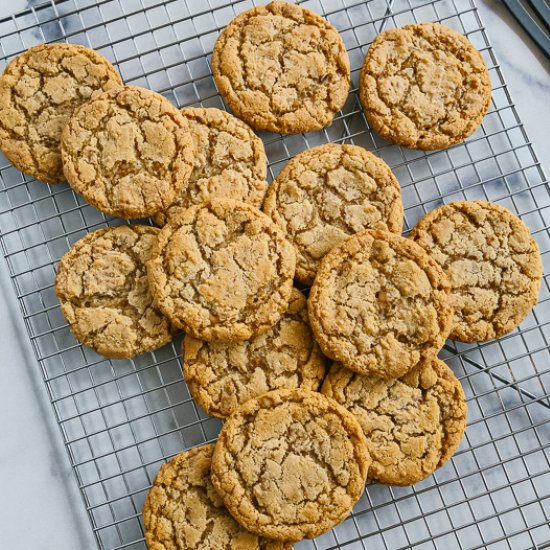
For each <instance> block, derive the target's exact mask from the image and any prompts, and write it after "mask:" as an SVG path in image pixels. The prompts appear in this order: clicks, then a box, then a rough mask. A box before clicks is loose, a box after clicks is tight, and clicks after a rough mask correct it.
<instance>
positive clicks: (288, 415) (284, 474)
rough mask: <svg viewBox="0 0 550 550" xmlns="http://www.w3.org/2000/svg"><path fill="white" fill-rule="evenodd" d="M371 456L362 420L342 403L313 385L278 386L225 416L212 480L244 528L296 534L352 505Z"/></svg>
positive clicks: (323, 526) (283, 536)
mask: <svg viewBox="0 0 550 550" xmlns="http://www.w3.org/2000/svg"><path fill="white" fill-rule="evenodd" d="M370 463H371V458H370V455H369V451H368V449H367V443H366V440H365V436H364V435H363V431H362V430H361V426H360V425H359V423H358V422H357V420H356V419H355V417H354V416H353V415H352V414H351V413H350V412H348V411H347V410H346V409H345V408H344V407H342V406H341V405H339V404H338V403H336V401H334V400H332V399H329V398H327V397H325V396H324V395H322V394H320V393H318V392H312V391H308V390H303V389H294V390H275V391H272V392H269V393H266V394H264V395H262V396H260V397H257V398H256V399H252V400H250V401H248V402H247V403H245V404H244V405H243V406H242V407H241V408H239V409H237V410H236V411H235V412H234V413H233V414H232V415H231V416H230V417H229V418H228V419H227V421H226V422H225V424H224V426H223V428H222V430H221V432H220V435H219V438H218V442H217V443H216V448H215V450H214V456H213V458H212V482H213V484H214V487H215V489H216V490H217V491H218V493H219V494H220V496H221V497H222V498H223V501H224V504H225V505H226V506H227V508H228V510H229V512H230V513H231V515H232V516H233V517H234V518H235V519H236V520H237V521H238V522H239V523H240V524H241V525H243V526H244V527H246V528H247V529H248V530H249V531H252V532H254V533H257V534H259V535H262V536H265V537H268V538H272V539H275V540H286V541H298V540H301V539H303V538H314V537H317V536H319V535H321V534H323V533H325V532H326V531H328V530H329V529H332V528H333V527H334V526H336V525H337V524H338V523H340V522H341V521H343V520H344V519H345V518H346V517H347V516H348V515H349V514H350V513H351V509H352V507H353V505H354V504H355V503H356V502H357V500H359V497H360V496H361V495H362V493H363V489H364V486H365V478H366V475H367V470H368V468H369V465H370Z"/></svg>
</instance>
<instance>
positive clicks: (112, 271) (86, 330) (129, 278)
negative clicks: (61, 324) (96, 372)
mask: <svg viewBox="0 0 550 550" xmlns="http://www.w3.org/2000/svg"><path fill="white" fill-rule="evenodd" d="M158 233H159V230H158V229H156V228H154V227H149V226H146V225H130V226H126V225H123V226H120V227H106V228H104V229H98V230H97V231H94V232H92V233H89V234H88V235H86V236H85V237H83V238H82V239H80V240H79V241H77V242H76V243H75V244H74V245H73V247H72V248H71V249H70V250H69V251H68V252H67V253H66V254H65V255H64V256H63V258H61V261H60V262H59V267H58V270H57V274H56V277H55V293H56V295H57V297H58V298H59V301H60V303H61V311H62V312H63V315H64V316H65V319H66V320H67V322H68V323H69V327H70V329H71V332H72V333H73V334H74V336H75V338H76V339H77V340H79V341H80V342H82V343H83V344H84V345H85V346H88V347H90V348H92V349H94V350H95V351H97V352H98V353H100V354H101V355H104V356H105V357H110V358H113V359H128V358H130V357H134V356H135V355H139V354H140V353H144V352H146V351H152V350H155V349H157V348H160V347H161V346H163V345H164V344H167V343H168V342H170V340H171V339H172V335H173V334H174V332H175V331H174V329H173V328H172V327H171V325H170V323H169V321H168V319H167V318H166V317H164V315H162V313H161V312H160V311H159V310H158V309H157V308H156V306H155V305H154V304H153V296H152V295H151V293H150V292H149V286H148V282H147V271H146V262H147V261H148V260H149V258H150V256H151V249H152V247H153V244H154V243H155V242H156V239H157V235H158Z"/></svg>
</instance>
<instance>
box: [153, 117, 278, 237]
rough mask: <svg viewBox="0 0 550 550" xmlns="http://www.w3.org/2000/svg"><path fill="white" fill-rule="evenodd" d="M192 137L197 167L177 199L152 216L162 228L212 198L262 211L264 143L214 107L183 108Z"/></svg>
mask: <svg viewBox="0 0 550 550" xmlns="http://www.w3.org/2000/svg"><path fill="white" fill-rule="evenodd" d="M181 113H182V115H183V116H184V117H185V118H186V119H187V122H188V123H189V131H190V132H191V136H192V137H193V145H194V149H195V164H194V167H193V171H192V172H191V176H190V177H189V181H188V182H187V185H186V186H185V187H184V188H183V189H182V191H181V192H180V194H179V195H178V197H177V198H176V200H175V201H174V202H173V203H172V204H171V205H170V206H169V207H168V208H167V209H166V210H161V211H159V212H157V213H156V214H155V215H154V216H153V220H154V222H155V223H156V224H158V225H160V226H162V225H164V224H166V223H167V222H169V221H170V220H171V219H172V218H173V217H174V216H178V215H179V214H180V213H181V211H182V210H185V209H186V208H189V207H190V206H193V205H194V204H199V203H200V202H204V201H207V200H209V199H210V198H218V199H234V200H238V201H242V202H246V203H248V204H251V205H252V206H255V207H256V208H260V207H261V206H262V202H263V200H264V196H265V192H266V189H267V183H266V182H265V178H266V175H267V158H266V156H265V149H264V144H263V142H262V140H261V139H260V138H259V137H258V136H257V135H256V134H255V133H254V132H253V131H252V128H250V126H248V125H247V124H245V123H244V122H242V121H241V120H239V119H238V118H235V117H234V116H233V115H230V114H229V113H227V112H225V111H222V110H221V109H215V108H208V109H202V108H200V109H199V108H189V109H183V110H182V112H181Z"/></svg>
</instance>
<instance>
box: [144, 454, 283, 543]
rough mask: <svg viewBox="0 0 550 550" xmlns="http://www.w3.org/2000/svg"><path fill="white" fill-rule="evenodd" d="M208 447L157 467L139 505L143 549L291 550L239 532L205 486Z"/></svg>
mask: <svg viewBox="0 0 550 550" xmlns="http://www.w3.org/2000/svg"><path fill="white" fill-rule="evenodd" d="M213 451H214V445H203V446H202V447H196V448H194V449H191V450H190V451H185V452H183V453H179V454H178V455H176V456H175V457H173V458H172V459H171V460H169V461H168V462H167V463H166V464H163V465H162V466H161V468H160V470H159V473H158V474H157V476H156V477H155V480H154V481H153V486H152V487H151V489H150V490H149V492H148V493H147V497H146V499H145V504H144V505H143V525H144V527H145V542H146V543H147V548H148V549H149V550H291V549H292V544H290V543H283V542H278V541H274V540H268V539H264V538H262V537H258V536H257V535H255V534H253V533H250V532H248V531H247V530H246V529H244V527H241V526H240V525H239V524H238V523H237V522H236V521H235V520H234V519H233V518H232V517H231V515H230V514H229V512H228V511H227V510H226V508H225V506H224V505H223V502H222V499H221V497H220V496H219V495H218V494H217V493H216V491H215V489H214V487H213V486H212V482H211V481H210V466H211V463H212V453H213Z"/></svg>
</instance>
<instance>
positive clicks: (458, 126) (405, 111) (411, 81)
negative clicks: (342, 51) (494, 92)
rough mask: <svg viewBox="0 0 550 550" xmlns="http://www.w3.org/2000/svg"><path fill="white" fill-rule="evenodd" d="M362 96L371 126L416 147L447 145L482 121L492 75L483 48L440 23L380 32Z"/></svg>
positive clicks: (362, 81) (366, 66) (370, 52)
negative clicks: (479, 48)
mask: <svg viewBox="0 0 550 550" xmlns="http://www.w3.org/2000/svg"><path fill="white" fill-rule="evenodd" d="M359 97H360V99H361V103H362V104H363V109H364V110H365V114H366V115H367V119H368V121H369V124H370V125H371V127H372V128H373V129H374V130H375V131H376V132H378V133H379V134H380V135H381V136H382V137H383V138H384V139H387V140H388V141H391V142H394V143H398V144H400V145H403V146H404V147H410V148H412V149H445V148H447V147H450V146H451V145H454V144H455V143H459V142H461V141H464V140H465V139H466V138H467V137H468V136H469V135H470V134H472V133H473V132H474V131H475V130H476V128H477V127H478V126H479V125H480V124H481V121H482V120H483V117H484V116H485V114H486V113H487V110H488V109H489V104H490V103H491V80H490V78H489V72H488V70H487V67H486V65H485V62H484V61H483V58H482V56H481V54H480V53H479V52H478V51H477V50H476V49H475V48H474V47H473V45H472V44H471V42H470V41H469V40H468V39H467V38H466V37H465V36H462V35H461V34H459V33H458V32H456V31H454V30H453V29H450V28H449V27H445V26H443V25H439V24H438V23H421V24H417V25H406V26H405V27H402V28H399V29H388V30H386V31H384V32H382V33H380V34H379V35H378V36H377V37H376V38H375V39H374V42H373V43H372V44H371V46H370V48H369V50H368V52H367V55H366V57H365V61H364V63H363V68H362V69H361V75H360V77H359Z"/></svg>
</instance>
